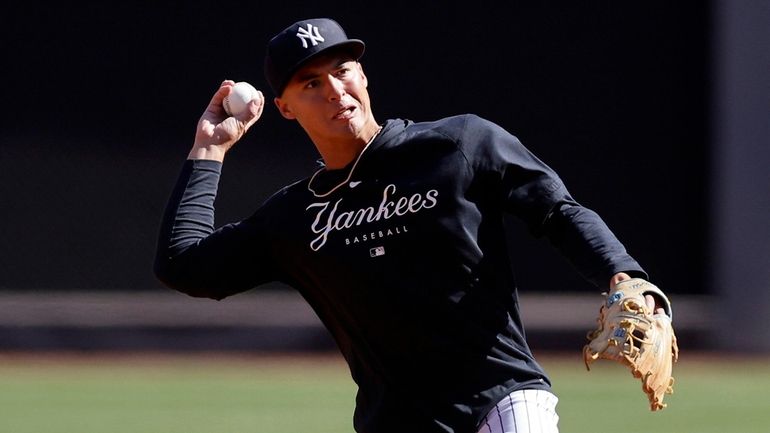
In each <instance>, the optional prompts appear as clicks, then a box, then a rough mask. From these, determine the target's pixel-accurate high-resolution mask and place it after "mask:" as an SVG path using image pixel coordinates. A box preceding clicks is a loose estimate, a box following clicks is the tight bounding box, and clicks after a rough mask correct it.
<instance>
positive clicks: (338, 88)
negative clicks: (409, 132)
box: [275, 54, 376, 142]
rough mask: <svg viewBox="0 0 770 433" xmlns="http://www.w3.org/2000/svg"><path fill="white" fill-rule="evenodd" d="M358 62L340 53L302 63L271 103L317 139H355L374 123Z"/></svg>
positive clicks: (366, 131)
mask: <svg viewBox="0 0 770 433" xmlns="http://www.w3.org/2000/svg"><path fill="white" fill-rule="evenodd" d="M367 84H368V82H367V79H366V75H364V71H363V69H362V68H361V64H360V63H358V62H357V61H355V60H351V59H350V58H349V57H347V56H345V55H341V54H329V55H322V56H320V57H319V58H316V59H313V60H311V61H310V62H308V63H307V64H306V65H303V66H302V67H301V68H300V69H299V70H298V71H297V72H296V73H295V74H294V76H293V77H292V79H291V81H289V84H288V85H287V86H286V88H285V90H284V92H283V95H281V96H280V97H278V98H275V104H276V106H277V107H278V109H279V111H280V112H281V114H282V115H283V116H284V117H285V118H287V119H296V120H297V121H298V122H299V124H300V125H301V126H302V128H303V129H304V130H305V131H306V132H307V134H308V135H309V136H310V138H311V139H312V140H313V141H315V142H318V140H322V141H325V142H335V141H338V140H343V141H344V140H351V139H358V138H361V137H363V136H366V134H368V133H370V132H371V131H369V129H371V126H372V125H374V126H375V127H376V122H375V121H374V117H373V116H372V113H371V107H370V102H369V92H368V91H367V89H366V87H367Z"/></svg>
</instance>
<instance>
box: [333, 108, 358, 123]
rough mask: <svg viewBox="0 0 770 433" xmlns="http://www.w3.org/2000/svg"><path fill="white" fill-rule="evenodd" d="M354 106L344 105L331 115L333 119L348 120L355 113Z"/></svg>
mask: <svg viewBox="0 0 770 433" xmlns="http://www.w3.org/2000/svg"><path fill="white" fill-rule="evenodd" d="M355 112H356V107H355V106H354V105H351V106H348V107H344V108H342V109H341V110H339V111H338V112H337V114H335V115H334V117H332V118H333V119H334V120H349V119H352V118H353V116H354V115H355Z"/></svg>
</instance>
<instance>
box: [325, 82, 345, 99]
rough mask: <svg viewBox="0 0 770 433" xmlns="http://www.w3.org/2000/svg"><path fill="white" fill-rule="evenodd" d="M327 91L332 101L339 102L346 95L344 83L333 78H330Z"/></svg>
mask: <svg viewBox="0 0 770 433" xmlns="http://www.w3.org/2000/svg"><path fill="white" fill-rule="evenodd" d="M326 91H327V94H328V98H329V100H330V101H338V100H339V99H340V98H342V97H343V96H345V93H346V91H345V85H344V83H343V82H342V81H340V80H338V79H337V78H336V77H333V76H330V77H329V78H328V81H327V86H326Z"/></svg>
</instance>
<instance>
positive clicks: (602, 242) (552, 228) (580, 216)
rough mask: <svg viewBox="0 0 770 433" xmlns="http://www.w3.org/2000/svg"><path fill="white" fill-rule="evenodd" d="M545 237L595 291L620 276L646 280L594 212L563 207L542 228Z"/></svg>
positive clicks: (642, 271)
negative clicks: (594, 286) (589, 282)
mask: <svg viewBox="0 0 770 433" xmlns="http://www.w3.org/2000/svg"><path fill="white" fill-rule="evenodd" d="M545 235H546V236H547V237H548V239H549V240H550V241H551V243H552V244H553V245H554V246H555V247H556V248H557V249H558V250H559V251H560V252H561V253H562V255H564V256H565V257H566V258H567V259H568V260H569V261H570V263H572V264H573V265H574V266H575V268H576V269H577V270H578V272H579V273H580V274H581V275H583V277H585V278H586V279H587V280H589V281H591V282H592V283H594V284H595V285H596V286H597V287H601V288H606V287H607V284H608V282H611V281H614V280H615V279H619V278H622V277H623V276H635V277H642V278H647V274H646V273H645V271H644V269H643V268H642V267H641V266H640V265H639V263H637V261H636V260H635V259H634V258H633V257H631V255H629V254H628V252H627V251H626V248H625V247H624V246H623V244H622V243H621V242H620V241H619V240H618V239H617V237H616V236H615V235H614V234H613V233H612V231H611V230H610V229H609V227H607V225H606V224H605V223H604V221H603V220H602V219H601V217H599V215H598V214H596V212H594V211H592V210H590V209H587V208H585V207H582V206H580V205H578V204H576V203H575V204H574V205H562V206H560V208H559V209H558V210H556V211H555V212H553V214H552V215H551V216H550V217H549V219H548V222H547V223H546V225H545Z"/></svg>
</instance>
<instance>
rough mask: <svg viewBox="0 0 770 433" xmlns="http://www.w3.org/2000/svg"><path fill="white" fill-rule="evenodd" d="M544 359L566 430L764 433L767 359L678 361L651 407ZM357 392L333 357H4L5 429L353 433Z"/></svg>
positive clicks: (570, 366)
mask: <svg viewBox="0 0 770 433" xmlns="http://www.w3.org/2000/svg"><path fill="white" fill-rule="evenodd" d="M542 363H543V364H544V366H545V367H546V369H547V370H548V371H549V373H550V374H551V376H552V378H553V380H554V384H555V386H554V389H555V392H556V393H557V395H558V396H559V398H560V402H559V407H558V410H559V414H560V416H561V421H560V424H559V425H560V429H561V431H562V433H589V432H590V433H595V432H623V433H634V432H651V431H652V432H655V433H668V432H671V433H689V432H698V433H710V432H719V433H726V432H728V433H760V432H761V433H766V432H768V431H770V399H769V398H768V397H767V394H766V391H767V390H768V389H769V388H770V363H768V362H767V359H764V360H754V361H751V360H740V359H723V360H705V359H701V360H688V359H686V358H683V359H682V360H681V361H680V363H679V364H678V365H677V366H676V368H675V377H676V379H677V382H676V385H675V391H676V393H675V394H674V395H671V396H667V398H666V402H667V403H669V407H668V408H667V409H665V410H664V411H662V412H656V413H652V412H650V411H649V409H648V406H647V401H646V397H645V396H644V395H643V394H642V391H641V387H640V385H639V382H638V380H636V379H633V378H632V377H631V375H630V373H628V371H627V370H625V369H623V368H622V367H620V366H616V365H614V364H611V363H608V362H600V363H596V364H594V365H595V367H594V368H593V370H592V371H591V372H586V371H585V368H584V367H583V365H582V361H581V359H580V357H579V356H574V357H572V356H571V357H569V358H553V357H545V358H543V359H542ZM354 394H355V388H354V386H353V384H352V383H351V381H350V378H349V375H348V373H347V371H346V369H345V366H344V365H343V364H342V363H341V362H340V361H339V359H338V358H332V359H324V360H321V361H320V362H319V361H317V360H312V359H307V358H305V359H301V358H296V359H294V358H256V357H252V358H212V357H194V356H191V357H160V358H158V357H155V358H146V357H128V358H114V357H112V358H111V357H106V358H105V357H86V358H82V357H76V358H73V357H57V356H51V357H19V356H15V357H11V356H0V432H2V433H96V432H100V433H102V432H110V433H124V432H125V433H128V432H130V433H161V432H162V433H177V432H179V433H182V432H184V433H204V432H205V433H230V432H233V433H234V432H238V433H245V432H255V433H256V432H259V433H272V432H276V433H277V432H281V433H287V432H289V433H294V432H313V433H325V432H328V433H332V432H334V433H344V432H348V433H350V432H352V427H351V416H352V410H353V398H354Z"/></svg>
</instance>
